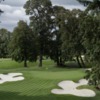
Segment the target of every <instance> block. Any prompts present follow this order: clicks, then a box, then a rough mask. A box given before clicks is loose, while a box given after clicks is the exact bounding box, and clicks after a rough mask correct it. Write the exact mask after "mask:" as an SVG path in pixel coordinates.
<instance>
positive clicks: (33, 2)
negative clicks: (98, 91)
mask: <svg viewBox="0 0 100 100" xmlns="http://www.w3.org/2000/svg"><path fill="white" fill-rule="evenodd" d="M77 1H79V2H80V3H81V4H83V5H85V6H86V7H87V8H86V10H85V11H81V10H80V9H73V10H68V9H65V8H64V7H62V6H53V5H52V3H51V1H50V0H39V1H38V0H28V1H27V2H26V4H25V5H24V8H25V11H26V14H27V15H29V16H30V23H29V25H28V24H27V23H26V22H25V21H23V20H20V21H19V22H18V25H17V27H15V28H14V30H13V32H12V33H11V34H10V35H11V36H10V35H9V32H8V33H7V34H8V35H7V39H6V35H4V33H6V31H4V29H0V41H1V40H2V39H3V38H2V37H3V36H2V33H3V35H4V43H3V42H0V52H1V53H0V57H6V56H5V55H9V57H12V59H14V60H15V61H18V62H22V61H24V67H27V61H37V59H38V60H39V66H40V67H42V60H43V56H46V57H50V58H51V59H52V60H54V61H55V62H56V63H57V66H64V65H65V63H66V61H69V60H70V61H72V60H73V58H76V60H77V63H78V64H79V67H80V68H86V65H85V62H84V60H83V58H82V55H84V56H85V58H86V60H87V62H89V63H90V64H91V65H92V71H91V72H89V74H88V75H87V77H88V78H89V79H90V81H91V82H92V83H93V84H94V85H98V84H100V57H99V55H100V40H99V39H100V0H93V1H90V0H84V1H83V0H77ZM9 37H10V38H9ZM1 38H2V39H1ZM8 44H9V45H8ZM3 45H4V46H3ZM5 47H6V49H5ZM1 48H3V49H4V50H3V51H2V49H1ZM3 52H4V53H3Z"/></svg>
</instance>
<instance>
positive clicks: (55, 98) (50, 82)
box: [0, 59, 100, 100]
mask: <svg viewBox="0 0 100 100" xmlns="http://www.w3.org/2000/svg"><path fill="white" fill-rule="evenodd" d="M28 66H29V68H23V63H16V62H14V61H12V60H11V59H0V73H8V72H21V73H23V76H24V77H25V80H23V81H18V82H6V83H4V84H0V99H1V100H89V99H91V100H99V99H100V91H97V90H95V88H94V87H93V86H89V87H88V88H91V89H93V90H94V91H96V93H97V95H96V96H95V97H93V98H83V97H76V96H72V95H54V94H52V93H51V90H52V89H54V88H59V87H58V86H57V84H58V83H59V82H60V81H63V80H73V81H75V82H77V81H78V80H79V79H81V78H83V77H84V75H85V72H84V70H83V69H78V68H76V69H75V68H74V69H68V68H57V67H56V66H55V64H54V62H53V61H51V60H44V61H43V68H39V67H38V62H37V63H28ZM82 88H83V87H82Z"/></svg>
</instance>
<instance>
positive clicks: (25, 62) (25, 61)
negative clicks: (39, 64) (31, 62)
mask: <svg viewBox="0 0 100 100" xmlns="http://www.w3.org/2000/svg"><path fill="white" fill-rule="evenodd" d="M24 67H27V60H26V59H25V60H24Z"/></svg>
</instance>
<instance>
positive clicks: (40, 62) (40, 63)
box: [39, 54, 42, 67]
mask: <svg viewBox="0 0 100 100" xmlns="http://www.w3.org/2000/svg"><path fill="white" fill-rule="evenodd" d="M39 67H42V54H40V56H39Z"/></svg>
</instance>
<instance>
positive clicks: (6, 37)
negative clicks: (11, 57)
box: [0, 29, 11, 58]
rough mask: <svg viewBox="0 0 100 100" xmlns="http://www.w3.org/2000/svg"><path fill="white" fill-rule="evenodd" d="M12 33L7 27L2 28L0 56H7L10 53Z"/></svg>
mask: <svg viewBox="0 0 100 100" xmlns="http://www.w3.org/2000/svg"><path fill="white" fill-rule="evenodd" d="M10 36H11V33H10V32H9V31H7V30H6V29H0V58H5V57H7V56H8V54H9V49H8V44H9V42H10Z"/></svg>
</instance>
